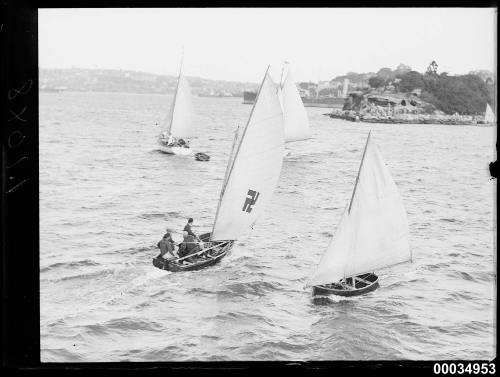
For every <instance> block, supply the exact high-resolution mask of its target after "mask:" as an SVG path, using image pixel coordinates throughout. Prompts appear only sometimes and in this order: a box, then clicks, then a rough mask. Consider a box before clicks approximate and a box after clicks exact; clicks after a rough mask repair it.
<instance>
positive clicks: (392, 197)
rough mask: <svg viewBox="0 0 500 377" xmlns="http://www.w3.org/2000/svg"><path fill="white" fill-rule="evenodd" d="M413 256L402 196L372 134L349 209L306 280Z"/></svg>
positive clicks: (326, 279)
mask: <svg viewBox="0 0 500 377" xmlns="http://www.w3.org/2000/svg"><path fill="white" fill-rule="evenodd" d="M410 260H411V251H410V246H409V234H408V220H407V217H406V211H405V209H404V206H403V201H402V199H401V196H400V195H399V192H398V189H397V187H396V184H395V183H394V181H393V179H392V178H391V175H390V173H389V170H388V169H387V167H386V166H385V163H384V161H383V159H382V156H381V154H380V152H379V150H378V148H377V146H376V144H375V143H374V142H373V141H372V140H371V138H370V136H368V141H367V144H366V147H365V153H364V158H363V159H362V163H361V167H360V171H359V177H358V181H357V185H356V186H355V189H354V193H353V197H352V198H351V203H350V208H348V209H347V210H346V211H345V212H344V215H343V216H342V219H341V221H340V223H339V225H338V228H337V231H336V233H335V236H334V239H333V240H332V241H331V243H330V245H329V247H328V249H327V250H326V252H325V255H323V257H322V259H321V261H320V263H319V265H318V267H317V269H316V271H315V273H314V274H313V276H312V277H311V279H310V281H309V282H308V285H321V284H327V283H333V282H336V281H338V280H339V279H342V278H344V277H349V276H353V275H359V274H363V273H368V272H374V271H376V270H378V269H381V268H385V267H389V266H392V265H395V264H398V263H403V262H407V261H410Z"/></svg>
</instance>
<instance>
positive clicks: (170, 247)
mask: <svg viewBox="0 0 500 377" xmlns="http://www.w3.org/2000/svg"><path fill="white" fill-rule="evenodd" d="M157 246H158V248H159V249H160V255H158V257H157V258H164V255H165V254H167V253H169V254H171V255H172V256H173V257H176V255H175V253H174V250H175V243H174V240H173V239H172V235H171V234H170V232H168V230H167V233H165V234H164V235H163V238H162V239H161V240H160V242H158V244H157Z"/></svg>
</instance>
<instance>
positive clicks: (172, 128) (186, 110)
mask: <svg viewBox="0 0 500 377" xmlns="http://www.w3.org/2000/svg"><path fill="white" fill-rule="evenodd" d="M192 114H193V104H192V96H191V89H190V87H189V83H188V81H187V79H186V78H185V77H184V76H183V75H182V74H181V75H179V81H178V83H177V90H176V92H175V95H174V99H173V101H172V106H171V108H170V112H169V114H168V116H167V119H166V120H165V123H164V125H163V127H162V132H163V133H164V134H165V135H167V136H173V137H177V138H178V137H185V138H187V137H191V136H194V130H193V122H192V119H191V117H192Z"/></svg>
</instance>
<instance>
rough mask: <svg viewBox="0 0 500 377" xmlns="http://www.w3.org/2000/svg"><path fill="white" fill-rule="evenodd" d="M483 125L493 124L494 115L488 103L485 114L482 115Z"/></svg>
mask: <svg viewBox="0 0 500 377" xmlns="http://www.w3.org/2000/svg"><path fill="white" fill-rule="evenodd" d="M484 123H495V114H494V113H493V110H492V109H491V106H490V104H489V103H487V104H486V113H485V114H484Z"/></svg>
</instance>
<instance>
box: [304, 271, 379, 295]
mask: <svg viewBox="0 0 500 377" xmlns="http://www.w3.org/2000/svg"><path fill="white" fill-rule="evenodd" d="M353 282H354V284H353ZM378 286H379V285H378V276H377V275H375V274H373V273H370V274H363V275H357V276H353V277H348V278H346V279H342V280H339V281H338V282H337V283H330V284H323V285H317V286H314V287H313V296H318V295H337V296H357V295H362V294H364V293H368V292H371V291H374V290H375V289H377V288H378Z"/></svg>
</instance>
